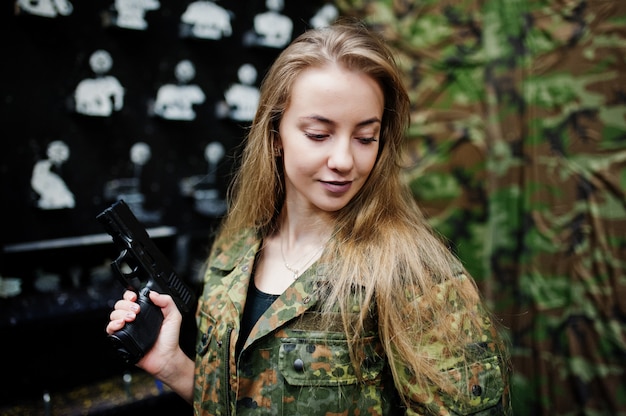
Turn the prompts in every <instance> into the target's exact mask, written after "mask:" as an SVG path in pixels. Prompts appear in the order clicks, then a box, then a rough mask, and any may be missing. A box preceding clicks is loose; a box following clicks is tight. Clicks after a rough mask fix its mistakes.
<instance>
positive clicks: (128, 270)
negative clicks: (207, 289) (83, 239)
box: [96, 200, 196, 364]
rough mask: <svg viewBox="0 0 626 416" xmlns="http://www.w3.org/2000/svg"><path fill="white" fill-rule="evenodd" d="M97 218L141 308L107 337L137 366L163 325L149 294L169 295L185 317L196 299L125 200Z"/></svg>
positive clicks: (117, 269)
mask: <svg viewBox="0 0 626 416" xmlns="http://www.w3.org/2000/svg"><path fill="white" fill-rule="evenodd" d="M96 218H97V219H98V220H99V221H100V222H101V223H102V225H103V226H104V228H105V230H106V231H107V233H109V234H110V235H111V236H112V237H113V243H114V244H115V245H116V247H117V248H118V249H119V250H120V254H119V257H118V258H117V259H116V260H114V261H113V262H112V263H111V267H112V268H113V270H114V274H115V275H116V276H117V277H118V279H119V281H120V282H121V283H122V285H123V286H124V288H126V289H129V290H133V291H135V292H136V293H137V303H138V304H139V306H140V308H141V310H140V313H139V314H137V318H136V319H135V320H134V321H132V322H127V323H126V325H124V328H122V329H120V330H119V331H117V332H115V333H114V334H112V335H109V336H108V338H109V339H110V340H111V342H112V343H113V346H114V348H115V349H116V350H117V351H118V353H119V354H120V355H121V357H122V359H124V361H126V362H127V363H129V364H135V363H136V362H137V361H139V360H140V359H141V357H143V356H144V355H145V353H146V352H148V351H149V350H150V348H152V346H153V345H154V343H155V341H156V339H157V337H158V335H159V331H160V329H161V324H162V322H163V314H162V313H161V308H159V307H158V306H156V305H155V304H154V303H152V301H150V299H149V297H148V293H149V292H150V291H151V290H154V291H156V292H158V293H165V294H168V295H170V296H171V297H172V299H173V300H174V302H175V303H176V306H177V307H178V310H179V311H180V312H181V314H183V315H184V314H186V313H188V312H190V311H191V310H192V308H193V307H194V305H195V302H196V297H195V295H194V293H193V292H192V291H191V290H190V289H189V287H187V285H185V283H184V282H183V281H182V280H180V279H179V278H178V276H177V275H176V272H175V271H174V269H173V268H172V265H171V264H170V262H169V261H168V260H167V258H166V257H165V256H164V255H163V253H162V252H161V251H160V250H159V249H158V248H157V246H156V245H155V244H154V242H153V241H152V240H151V239H150V237H149V236H148V233H147V231H146V230H145V228H144V227H143V226H142V225H141V223H140V222H139V220H137V218H136V217H135V215H134V214H133V212H132V211H131V210H130V208H129V207H128V205H126V203H125V202H124V201H123V200H119V201H117V202H115V203H114V204H113V205H111V206H110V207H109V208H107V209H105V210H104V211H103V212H101V213H100V214H98V216H97V217H96Z"/></svg>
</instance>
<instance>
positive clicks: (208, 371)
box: [193, 233, 509, 416]
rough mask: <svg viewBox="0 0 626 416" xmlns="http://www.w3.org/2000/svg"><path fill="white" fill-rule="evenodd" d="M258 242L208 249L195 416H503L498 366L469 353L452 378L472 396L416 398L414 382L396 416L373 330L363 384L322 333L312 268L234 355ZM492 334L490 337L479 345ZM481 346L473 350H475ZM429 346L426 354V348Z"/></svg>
mask: <svg viewBox="0 0 626 416" xmlns="http://www.w3.org/2000/svg"><path fill="white" fill-rule="evenodd" d="M259 247H260V240H259V239H258V238H257V237H255V236H254V235H253V234H252V233H245V234H244V235H242V236H240V238H237V239H233V241H229V242H227V243H226V244H221V245H220V246H217V247H215V248H214V250H213V253H212V255H211V258H210V259H209V265H208V266H209V267H208V269H207V272H206V275H205V282H204V293H203V295H202V296H201V298H200V300H199V305H198V314H197V321H198V331H199V336H198V341H197V348H196V371H195V385H194V405H193V406H194V411H195V414H196V415H255V416H257V415H325V416H331V415H400V414H406V415H421V414H424V415H426V414H437V415H468V414H471V415H481V416H483V415H496V414H498V415H500V414H509V412H508V410H503V409H508V407H507V406H503V405H502V403H505V402H507V400H505V399H503V397H504V396H506V391H508V385H507V383H506V381H505V377H503V376H502V371H501V368H502V366H501V361H500V359H501V357H499V356H497V355H494V353H492V352H489V351H488V349H483V348H474V349H473V350H474V351H480V353H476V354H475V355H476V359H474V358H473V359H472V360H471V362H472V363H473V364H470V365H469V366H468V367H465V366H463V368H460V369H456V370H455V369H453V370H450V368H451V367H449V366H448V364H449V363H446V368H445V370H447V371H451V376H452V377H456V379H457V380H458V383H460V384H462V385H464V386H465V390H468V388H467V387H468V386H471V388H470V391H471V392H472V393H468V397H455V398H451V397H447V396H446V395H443V394H440V393H438V392H437V391H435V390H434V389H433V391H429V392H423V391H420V392H418V391H415V388H414V387H413V386H411V385H410V377H409V376H407V378H406V380H403V381H401V383H402V385H403V386H405V389H406V390H408V391H410V392H411V393H412V396H411V397H415V398H416V402H415V406H414V407H413V406H412V408H411V409H405V408H402V407H400V403H401V401H400V400H399V396H398V394H397V391H396V389H395V388H394V382H393V378H392V376H391V372H390V371H389V366H388V364H387V362H386V360H385V359H384V357H385V354H384V351H383V348H382V345H381V343H380V342H379V340H378V336H377V331H376V328H377V324H376V322H371V323H370V324H371V325H368V328H366V330H365V332H366V333H364V334H363V343H362V347H361V349H362V350H361V351H360V352H359V353H358V354H357V355H358V357H359V358H358V360H359V361H361V379H359V378H357V377H356V375H355V371H354V368H353V366H352V364H351V360H350V356H349V353H348V348H347V346H346V345H347V342H346V336H345V334H344V333H343V332H342V331H341V330H339V329H338V328H341V326H340V323H339V322H338V324H337V328H321V327H320V326H319V324H317V323H316V322H319V313H318V312H317V310H316V304H317V299H316V295H315V290H314V289H315V287H316V286H315V285H316V284H317V283H316V282H319V281H320V279H324V275H323V268H322V267H320V266H319V265H314V266H312V267H311V268H310V269H309V270H308V271H307V272H305V273H304V274H303V275H302V276H300V278H299V279H297V280H296V281H294V283H293V284H292V285H291V286H290V287H289V288H288V289H287V290H286V291H285V292H284V293H283V294H282V295H280V297H279V298H278V299H277V300H276V301H275V302H274V303H273V304H272V305H271V306H270V308H269V309H268V310H267V311H266V312H265V313H264V314H263V315H262V316H261V318H260V319H259V320H258V322H257V323H256V325H255V326H254V327H253V329H252V331H251V333H250V335H249V337H248V339H247V340H246V341H245V344H244V345H243V349H242V351H241V353H240V355H239V357H236V356H235V346H236V343H237V338H238V333H239V328H240V320H241V317H242V314H243V307H244V305H245V301H246V295H247V289H248V282H249V281H250V277H251V272H252V270H253V268H254V261H255V257H256V255H257V252H258V250H259ZM490 334H492V332H491V331H490V330H486V332H485V335H483V339H481V340H480V341H482V342H483V344H481V345H487V343H488V342H489V341H491V340H490V339H488V338H486V337H490V336H491V335H490ZM476 345H479V344H476ZM432 347H433V346H432V345H429V346H428V348H432Z"/></svg>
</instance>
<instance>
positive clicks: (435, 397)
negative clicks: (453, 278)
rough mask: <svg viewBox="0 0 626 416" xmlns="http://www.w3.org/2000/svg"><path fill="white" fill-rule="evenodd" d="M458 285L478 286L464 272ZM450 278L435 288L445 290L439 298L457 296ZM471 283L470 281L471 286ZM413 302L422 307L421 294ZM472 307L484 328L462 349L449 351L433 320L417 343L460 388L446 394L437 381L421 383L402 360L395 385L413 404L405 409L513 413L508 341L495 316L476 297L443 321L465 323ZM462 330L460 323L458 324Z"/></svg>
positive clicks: (481, 415) (414, 411) (436, 412)
mask: <svg viewBox="0 0 626 416" xmlns="http://www.w3.org/2000/svg"><path fill="white" fill-rule="evenodd" d="M459 278H460V279H462V280H463V282H462V286H461V288H460V290H463V289H464V285H466V284H467V285H468V286H467V290H474V288H473V285H472V284H471V282H470V281H469V279H468V278H467V277H466V276H465V275H461V276H460V277H459ZM447 286H450V284H449V283H448V282H443V283H440V284H439V285H437V287H435V288H433V290H436V291H437V293H439V294H441V296H437V297H436V298H437V299H438V301H445V302H449V301H453V300H451V299H453V298H454V289H450V287H447ZM469 286H472V287H471V288H470V287H469ZM415 302H416V303H414V305H417V306H416V307H418V308H420V307H422V306H424V305H419V303H420V302H421V300H420V299H417V300H416V301H415ZM468 313H479V314H481V316H480V317H481V321H482V323H483V325H482V331H481V332H480V333H478V334H476V335H475V336H472V337H471V341H470V342H469V343H468V344H466V345H463V346H461V347H460V348H459V349H458V351H456V352H451V351H449V349H448V348H446V347H445V346H444V344H443V343H441V342H439V341H437V336H436V332H437V327H438V325H433V326H432V329H431V330H430V333H429V332H427V333H426V334H424V335H423V336H422V339H423V340H425V341H424V342H422V343H421V344H419V345H417V346H416V348H419V349H420V351H423V352H424V353H425V354H428V355H429V356H431V357H436V358H435V359H437V360H438V363H439V369H440V371H441V372H443V373H444V374H443V375H444V377H448V378H449V379H450V380H451V381H452V382H453V384H454V385H455V387H456V390H457V391H458V393H456V394H446V393H444V392H442V391H441V390H439V389H438V388H437V387H436V386H434V385H432V386H428V387H427V388H421V387H420V386H419V385H418V383H416V382H415V380H414V377H413V376H412V375H411V372H410V371H408V370H407V369H406V367H405V366H402V365H400V366H399V367H398V368H400V370H399V371H398V372H397V373H398V374H397V379H396V381H395V384H396V387H397V388H398V389H399V390H401V391H403V392H404V394H405V395H406V396H407V397H408V398H409V399H410V409H408V410H407V411H406V414H407V415H440V416H445V415H452V416H455V415H474V416H486V415H511V414H512V410H511V404H510V398H509V379H508V376H509V374H508V370H509V365H508V354H507V353H506V348H505V347H504V343H503V342H502V340H501V339H500V337H499V335H498V333H497V331H496V328H495V327H494V325H493V322H492V321H491V319H490V318H489V316H488V314H487V313H486V312H485V311H484V309H483V308H482V307H481V305H480V304H479V303H478V304H477V305H475V306H474V308H473V309H472V310H471V311H468V310H465V309H461V308H457V309H456V310H455V311H454V312H453V313H452V314H451V315H450V316H447V317H446V318H445V324H459V325H460V326H462V322H463V317H464V315H465V314H468ZM459 330H461V328H459ZM426 340H428V341H426Z"/></svg>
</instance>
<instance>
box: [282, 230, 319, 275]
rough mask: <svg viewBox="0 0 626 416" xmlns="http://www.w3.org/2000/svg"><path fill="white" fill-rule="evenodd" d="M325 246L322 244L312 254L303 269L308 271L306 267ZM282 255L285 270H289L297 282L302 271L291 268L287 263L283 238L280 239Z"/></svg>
mask: <svg viewBox="0 0 626 416" xmlns="http://www.w3.org/2000/svg"><path fill="white" fill-rule="evenodd" d="M324 245H325V244H322V245H321V246H319V247H318V248H316V249H315V250H314V251H313V252H312V254H311V257H310V258H309V259H308V260H307V261H306V263H304V264H303V265H302V267H303V268H305V270H306V266H307V265H308V264H309V263H310V262H311V261H312V260H313V259H314V258H315V256H316V255H317V253H319V252H320V251H321V250H322V249H323V248H324ZM280 255H281V256H282V257H283V263H284V265H285V268H286V269H287V270H289V271H290V272H291V273H292V274H293V280H296V279H297V278H298V276H300V270H299V269H296V268H294V267H292V266H290V265H289V263H287V259H286V258H285V251H284V249H283V238H282V236H281V238H280ZM303 257H304V255H303V256H301V257H300V258H299V259H298V260H300V259H302V258H303Z"/></svg>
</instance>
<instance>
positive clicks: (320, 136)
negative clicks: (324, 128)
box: [304, 133, 328, 140]
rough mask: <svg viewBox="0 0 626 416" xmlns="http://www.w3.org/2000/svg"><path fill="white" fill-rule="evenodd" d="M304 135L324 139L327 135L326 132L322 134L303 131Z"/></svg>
mask: <svg viewBox="0 0 626 416" xmlns="http://www.w3.org/2000/svg"><path fill="white" fill-rule="evenodd" d="M304 135H305V136H306V137H308V138H309V139H313V140H324V139H325V138H327V137H328V134H322V133H304Z"/></svg>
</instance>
